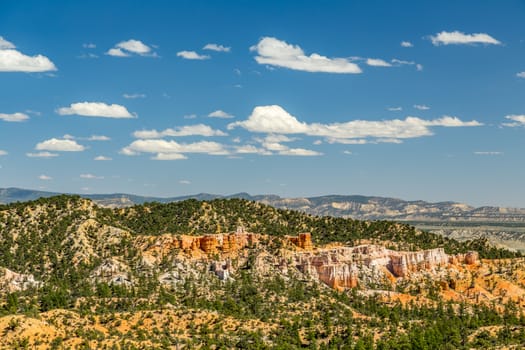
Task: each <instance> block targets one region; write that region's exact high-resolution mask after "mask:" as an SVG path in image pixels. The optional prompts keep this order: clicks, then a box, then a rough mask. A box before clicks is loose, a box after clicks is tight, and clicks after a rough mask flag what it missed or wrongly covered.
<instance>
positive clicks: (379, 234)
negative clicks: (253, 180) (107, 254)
mask: <svg viewBox="0 0 525 350" xmlns="http://www.w3.org/2000/svg"><path fill="white" fill-rule="evenodd" d="M108 220H109V221H110V222H113V223H115V222H116V223H118V224H119V225H121V226H123V227H125V228H127V229H129V230H131V231H132V232H135V233H136V234H148V235H158V234H163V233H177V234H203V233H204V234H205V233H217V232H233V231H235V230H236V228H237V227H238V226H243V227H245V228H246V230H247V231H249V232H254V233H261V234H267V235H277V236H281V235H296V234H298V233H301V232H311V233H312V237H313V239H314V241H316V242H317V243H321V244H324V243H330V242H344V243H347V244H349V245H355V244H359V243H362V242H374V243H380V244H384V243H385V242H387V243H388V244H389V246H391V247H393V248H395V249H399V250H417V249H430V248H436V247H443V248H445V251H446V252H447V253H450V254H454V253H460V252H466V251H469V250H475V251H478V252H479V253H480V256H481V257H485V258H501V257H516V256H520V254H518V253H513V252H509V251H507V250H505V249H496V248H494V247H492V246H490V244H489V243H488V241H487V240H486V239H480V240H475V241H467V242H459V241H456V240H454V239H449V238H445V237H442V236H440V235H437V234H433V233H429V232H423V231H419V230H416V229H415V228H414V227H413V226H410V225H408V224H402V223H395V222H391V221H361V220H353V219H347V218H336V217H330V216H324V217H318V216H312V215H309V214H304V213H302V212H299V211H294V210H283V209H276V208H273V207H270V206H268V205H265V204H261V203H259V202H253V201H248V200H244V199H216V200H212V201H196V200H193V199H190V200H187V201H182V202H174V203H168V204H160V203H146V204H144V205H138V206H134V207H131V208H125V209H117V210H115V211H113V212H112V216H111V218H108Z"/></svg>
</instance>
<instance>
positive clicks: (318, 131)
mask: <svg viewBox="0 0 525 350" xmlns="http://www.w3.org/2000/svg"><path fill="white" fill-rule="evenodd" d="M480 125H482V124H481V123H479V122H477V121H475V120H473V121H468V122H465V121H462V120H460V119H459V118H457V117H451V116H444V117H442V118H439V119H434V120H424V119H420V118H417V117H410V116H409V117H406V119H404V120H400V119H393V120H383V121H369V120H352V121H349V122H343V123H331V124H322V123H312V124H307V123H304V122H301V121H299V120H298V119H297V118H296V117H294V116H293V115H291V114H289V113H288V112H287V111H286V110H284V109H283V108H282V107H280V106H277V105H272V106H258V107H255V108H254V110H253V111H252V114H251V115H250V116H249V117H248V119H246V120H243V121H238V122H235V123H231V124H229V125H228V129H230V130H231V129H234V128H236V127H242V128H244V129H246V130H248V131H250V132H256V133H267V134H305V135H308V136H317V137H325V138H326V139H327V140H328V141H329V142H332V143H335V142H341V143H344V142H345V141H348V140H352V141H354V140H353V139H363V140H365V142H366V139H368V138H372V139H374V141H375V142H397V140H399V139H407V138H416V137H422V136H430V135H432V134H433V133H432V130H431V127H438V126H439V127H469V126H480Z"/></svg>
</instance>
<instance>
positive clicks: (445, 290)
mask: <svg viewBox="0 0 525 350" xmlns="http://www.w3.org/2000/svg"><path fill="white" fill-rule="evenodd" d="M308 233H311V241H310V235H309V234H308ZM440 248H444V250H442V249H440ZM473 251H476V252H477V253H474V252H473ZM501 258H505V259H501ZM484 259H490V260H484ZM392 264H394V265H395V264H398V265H395V266H392ZM504 290H505V291H506V292H503V291H504ZM524 300H525V262H524V261H523V260H522V259H521V258H520V257H519V254H516V253H512V252H509V251H505V250H499V249H495V248H492V247H490V246H489V245H487V244H486V242H484V241H473V242H464V243H460V242H457V241H454V240H450V239H446V238H443V237H441V236H438V235H434V234H430V233H425V232H420V231H418V230H416V229H414V228H413V227H411V226H409V225H405V224H398V223H393V222H386V221H376V222H364V221H356V220H351V219H342V218H333V217H316V216H311V215H307V214H304V213H300V212H296V211H290V210H280V209H275V208H272V207H269V206H267V205H264V204H261V203H257V202H251V201H247V200H242V199H220V200H212V201H196V200H187V201H183V202H177V203H169V204H158V203H145V204H144V205H139V206H134V207H129V208H121V209H108V208H100V207H98V206H97V205H95V204H94V203H93V202H91V201H89V200H86V199H82V198H80V197H77V196H56V197H51V198H47V199H39V200H36V201H31V202H25V203H16V204H9V205H2V206H0V316H1V317H0V335H1V336H0V347H1V348H5V349H12V348H43V349H47V348H52V349H68V348H78V349H88V348H108V349H181V348H188V349H189V348H202V349H207V348H212V349H213V348H215V349H219V348H242V349H266V348H277V349H295V348H311V349H376V348H377V349H471V348H478V349H487V348H491V347H494V348H496V347H497V346H500V345H502V346H503V345H505V346H508V347H515V348H519V346H521V345H520V344H523V343H524V342H525V328H524V327H525V316H524V311H525V308H524V305H523V301H524Z"/></svg>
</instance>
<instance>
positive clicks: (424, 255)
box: [390, 248, 449, 277]
mask: <svg viewBox="0 0 525 350" xmlns="http://www.w3.org/2000/svg"><path fill="white" fill-rule="evenodd" d="M390 261H391V269H392V272H393V274H394V275H395V276H396V277H405V276H407V275H408V274H409V273H410V272H414V271H420V270H424V269H425V270H429V269H431V268H433V267H436V266H440V265H446V264H448V262H449V256H448V255H447V254H445V250H444V249H443V248H436V249H429V250H422V251H417V252H392V254H391V255H390Z"/></svg>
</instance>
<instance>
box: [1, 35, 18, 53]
mask: <svg viewBox="0 0 525 350" xmlns="http://www.w3.org/2000/svg"><path fill="white" fill-rule="evenodd" d="M9 49H16V46H15V45H14V44H13V43H11V42H9V41H7V40H6V39H4V38H3V37H1V36H0V50H9Z"/></svg>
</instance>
